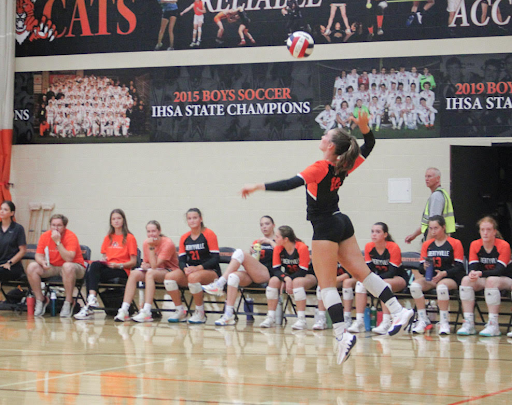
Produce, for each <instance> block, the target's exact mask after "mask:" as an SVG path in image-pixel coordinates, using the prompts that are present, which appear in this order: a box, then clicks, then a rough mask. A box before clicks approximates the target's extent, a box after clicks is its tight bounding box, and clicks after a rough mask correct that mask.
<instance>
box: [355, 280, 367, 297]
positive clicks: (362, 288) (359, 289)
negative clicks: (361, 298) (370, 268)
mask: <svg viewBox="0 0 512 405" xmlns="http://www.w3.org/2000/svg"><path fill="white" fill-rule="evenodd" d="M356 294H366V287H365V286H364V284H363V283H361V282H360V281H358V282H357V283H356Z"/></svg>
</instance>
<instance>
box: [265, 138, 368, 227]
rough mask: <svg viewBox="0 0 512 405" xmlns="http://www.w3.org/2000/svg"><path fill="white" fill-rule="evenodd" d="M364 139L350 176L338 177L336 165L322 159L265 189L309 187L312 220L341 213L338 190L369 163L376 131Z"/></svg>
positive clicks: (307, 192) (308, 198)
mask: <svg viewBox="0 0 512 405" xmlns="http://www.w3.org/2000/svg"><path fill="white" fill-rule="evenodd" d="M364 140H365V143H364V145H362V146H361V148H360V155H359V156H358V158H357V160H356V162H355V164H354V167H353V168H352V169H351V170H350V171H349V172H348V173H345V172H343V173H341V174H338V175H336V174H335V166H334V165H333V164H332V163H331V162H329V161H327V160H319V161H318V162H315V163H313V164H312V165H311V166H309V167H307V168H306V169H305V170H304V171H303V172H301V173H299V174H298V175H297V176H295V177H292V178H291V179H288V180H282V181H277V182H273V183H265V190H269V191H287V190H291V189H294V188H297V187H300V186H302V185H304V184H306V198H307V206H308V208H307V219H308V220H313V219H314V218H316V217H319V216H324V215H332V214H334V213H336V212H338V211H339V208H338V202H339V196H338V189H339V188H340V187H341V185H342V184H343V182H344V180H345V178H346V176H347V175H348V174H350V173H352V172H353V171H354V170H355V169H357V168H358V167H359V166H360V165H361V164H362V163H363V162H364V161H365V159H366V158H367V157H368V155H369V154H370V152H371V151H372V149H373V146H374V145H375V137H374V136H373V133H372V131H370V132H368V133H367V134H365V135H364Z"/></svg>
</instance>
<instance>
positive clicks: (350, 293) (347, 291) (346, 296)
mask: <svg viewBox="0 0 512 405" xmlns="http://www.w3.org/2000/svg"><path fill="white" fill-rule="evenodd" d="M353 299H354V290H353V289H352V288H344V289H343V300H345V301H350V300H353Z"/></svg>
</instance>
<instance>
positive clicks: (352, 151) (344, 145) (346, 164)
mask: <svg viewBox="0 0 512 405" xmlns="http://www.w3.org/2000/svg"><path fill="white" fill-rule="evenodd" d="M331 142H332V143H334V145H335V146H336V149H335V151H334V153H335V154H336V155H337V156H338V159H337V161H336V174H337V175H340V174H343V173H347V172H349V171H350V170H352V168H353V167H354V164H355V163H356V160H357V158H358V156H359V154H360V151H359V144H358V143H357V140H356V138H355V137H353V136H352V135H349V134H348V133H347V132H346V131H345V130H343V129H341V128H336V129H334V130H333V134H332V139H331Z"/></svg>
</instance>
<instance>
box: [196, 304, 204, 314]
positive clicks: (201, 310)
mask: <svg viewBox="0 0 512 405" xmlns="http://www.w3.org/2000/svg"><path fill="white" fill-rule="evenodd" d="M196 311H197V312H200V313H202V314H204V305H196Z"/></svg>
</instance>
